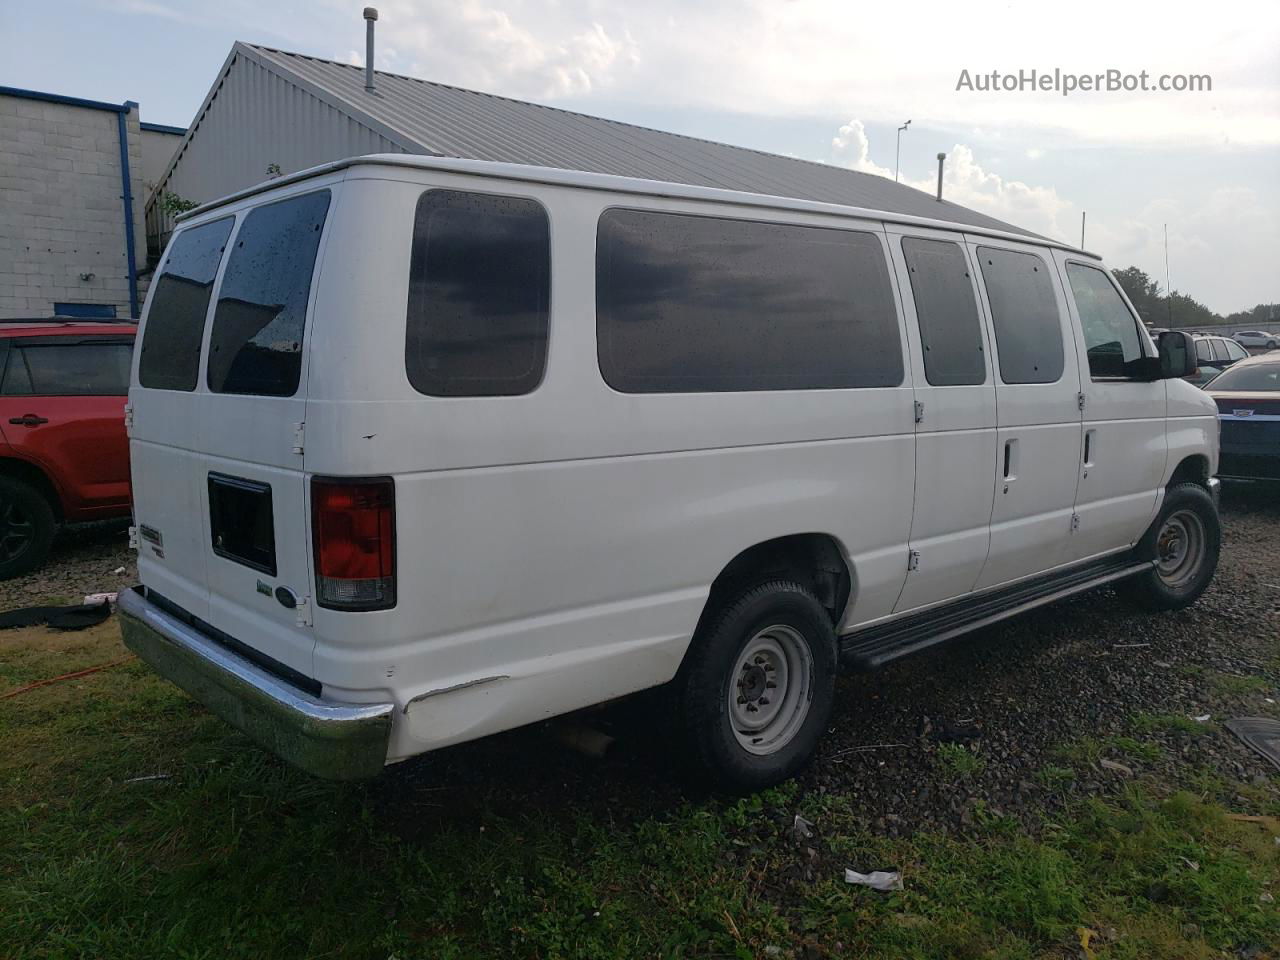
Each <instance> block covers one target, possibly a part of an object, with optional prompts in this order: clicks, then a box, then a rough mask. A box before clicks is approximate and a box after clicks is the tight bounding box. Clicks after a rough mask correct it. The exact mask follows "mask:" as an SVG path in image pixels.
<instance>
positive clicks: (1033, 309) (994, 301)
mask: <svg viewBox="0 0 1280 960" xmlns="http://www.w3.org/2000/svg"><path fill="white" fill-rule="evenodd" d="M978 261H979V263H980V264H981V265H982V279H983V281H984V283H985V284H986V287H987V300H988V301H989V302H990V304H991V322H992V324H993V325H994V326H995V328H996V348H997V350H998V351H999V353H1000V379H1001V380H1003V381H1004V382H1005V383H1057V381H1058V380H1059V379H1061V377H1062V369H1063V353H1062V323H1061V318H1060V315H1059V313H1058V304H1057V302H1056V301H1055V300H1054V296H1053V281H1052V280H1050V279H1049V265H1048V264H1047V263H1045V262H1044V260H1042V259H1041V258H1040V257H1038V256H1036V255H1035V254H1033V253H1020V252H1018V251H1015V250H1000V249H997V248H996V247H979V248H978Z"/></svg>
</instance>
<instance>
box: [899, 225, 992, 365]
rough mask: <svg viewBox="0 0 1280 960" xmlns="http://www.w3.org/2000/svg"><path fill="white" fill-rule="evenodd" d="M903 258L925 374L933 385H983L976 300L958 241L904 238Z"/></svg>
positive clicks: (982, 362) (980, 341) (981, 350)
mask: <svg viewBox="0 0 1280 960" xmlns="http://www.w3.org/2000/svg"><path fill="white" fill-rule="evenodd" d="M902 256H903V257H904V258H905V259H906V261H907V272H908V274H909V275H910V277H911V294H912V296H913V297H914V298H915V302H916V318H917V319H918V320H919V323H920V342H921V344H922V345H923V347H924V375H925V379H926V380H928V381H929V382H930V383H931V384H933V385H934V386H935V387H938V386H954V385H957V384H964V383H968V384H974V383H985V382H986V379H987V361H986V358H985V357H984V356H983V349H982V332H981V328H980V326H979V322H978V304H977V301H975V300H974V298H973V283H972V281H971V280H970V278H969V264H968V263H967V262H966V260H965V258H964V251H963V250H961V249H960V245H959V244H958V243H951V242H949V241H946V240H923V239H920V238H917V237H904V238H903V240H902Z"/></svg>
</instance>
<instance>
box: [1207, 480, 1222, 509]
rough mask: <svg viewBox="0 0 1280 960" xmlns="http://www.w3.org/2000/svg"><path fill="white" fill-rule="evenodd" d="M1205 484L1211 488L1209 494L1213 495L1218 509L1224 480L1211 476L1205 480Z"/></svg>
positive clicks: (1215, 507)
mask: <svg viewBox="0 0 1280 960" xmlns="http://www.w3.org/2000/svg"><path fill="white" fill-rule="evenodd" d="M1205 486H1206V487H1207V488H1208V489H1209V496H1211V497H1213V506H1214V509H1217V507H1218V505H1219V501H1221V500H1222V481H1221V480H1219V479H1218V478H1217V477H1210V478H1209V479H1208V480H1206V481H1205Z"/></svg>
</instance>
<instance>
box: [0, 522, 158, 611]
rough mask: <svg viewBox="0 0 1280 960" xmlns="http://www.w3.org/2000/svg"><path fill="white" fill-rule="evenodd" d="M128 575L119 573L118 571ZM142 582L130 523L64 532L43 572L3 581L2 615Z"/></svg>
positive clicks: (79, 527)
mask: <svg viewBox="0 0 1280 960" xmlns="http://www.w3.org/2000/svg"><path fill="white" fill-rule="evenodd" d="M120 567H124V571H123V572H121V573H116V571H117V570H118V569H119V568H120ZM137 582H138V565H137V562H136V561H135V559H134V553H133V551H132V550H130V549H129V521H128V520H127V519H126V520H110V521H103V522H102V523H85V524H77V525H76V526H72V527H64V528H63V529H62V530H60V531H59V532H58V536H57V539H56V540H54V542H53V551H52V553H50V554H49V560H48V562H47V563H45V565H44V567H43V568H41V569H40V570H37V571H36V572H35V573H30V574H27V575H26V576H25V577H15V578H14V579H13V580H0V610H14V609H17V608H18V607H34V606H36V605H38V604H45V603H79V602H80V601H81V600H83V599H84V596H85V594H88V593H107V592H109V591H112V590H119V589H120V588H121V587H125V586H128V585H129V584H133V583H137Z"/></svg>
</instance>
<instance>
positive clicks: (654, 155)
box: [147, 43, 1026, 249]
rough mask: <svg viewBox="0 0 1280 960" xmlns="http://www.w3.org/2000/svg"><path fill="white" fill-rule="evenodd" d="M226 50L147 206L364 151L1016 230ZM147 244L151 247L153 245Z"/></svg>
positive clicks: (153, 234) (566, 117) (946, 209)
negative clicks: (594, 175)
mask: <svg viewBox="0 0 1280 960" xmlns="http://www.w3.org/2000/svg"><path fill="white" fill-rule="evenodd" d="M374 76H375V79H376V82H375V85H374V89H373V90H367V89H366V88H365V71H364V70H363V68H361V67H355V66H351V65H348V64H345V63H337V62H335V61H332V60H322V59H319V58H316V57H308V56H303V55H301V54H296V53H288V52H285V51H282V50H273V49H271V48H269V47H261V46H256V45H253V44H248V43H236V44H234V45H233V46H232V48H231V53H230V54H229V55H228V57H227V59H226V62H225V63H224V64H223V66H222V69H221V70H220V71H219V72H218V76H217V78H216V79H215V81H214V83H213V86H212V88H211V89H210V90H209V93H208V95H207V96H206V97H205V100H204V103H202V104H201V106H200V109H199V110H198V111H197V112H196V116H195V119H194V120H192V122H191V126H190V128H189V129H188V131H187V133H186V135H185V137H184V138H183V140H182V142H181V144H179V146H178V148H177V150H176V152H175V154H174V157H173V160H172V161H170V163H169V166H168V168H167V169H166V170H165V172H164V174H163V175H162V176H161V177H160V178H159V180H158V182H157V184H156V189H155V191H154V192H153V193H152V195H151V199H150V200H149V201H148V205H147V234H148V239H149V241H150V242H151V244H156V243H158V242H163V240H164V239H165V238H166V235H167V234H168V232H169V231H170V230H171V229H172V223H171V220H170V218H169V217H168V216H167V215H165V214H164V212H163V210H162V209H161V204H160V202H159V201H160V200H161V198H162V197H163V196H164V195H165V194H166V193H169V194H175V195H176V196H177V197H179V198H181V199H183V200H189V201H196V202H201V203H203V202H206V201H209V200H213V199H216V198H218V197H220V196H224V195H226V194H228V193H232V192H234V191H237V190H241V189H243V188H245V187H248V186H252V185H253V184H256V183H259V182H261V181H262V180H265V179H267V178H268V177H270V176H274V175H276V174H288V173H292V172H294V171H297V170H303V169H306V168H307V167H312V166H316V165H317V164H321V163H326V162H329V161H332V160H339V159H343V158H346V157H352V156H360V155H363V154H370V153H416V154H427V155H433V156H444V157H460V158H465V159H474V160H494V161H502V162H507V163H518V164H529V165H533V166H542V167H559V168H562V169H568V170H584V171H588V172H591V173H606V174H615V175H619V176H626V177H637V178H640V179H645V180H659V181H669V182H673V183H682V184H690V185H694V186H705V187H719V188H722V189H727V190H740V191H745V192H748V193H757V194H765V195H768V196H779V197H790V198H794V199H799V200H816V201H821V202H825V203H837V204H843V205H847V206H856V207H863V208H867V209H871V210H883V211H887V212H891V213H899V214H907V215H911V216H920V217H931V218H935V219H941V220H949V221H954V222H956V223H962V224H968V225H972V226H977V227H987V228H992V229H999V230H1008V231H1012V232H1015V233H1026V231H1024V230H1021V229H1020V228H1018V227H1014V226H1010V225H1009V224H1007V223H1003V222H1002V221H999V220H996V219H995V218H993V217H988V216H986V215H984V214H981V213H978V212H976V211H974V210H970V209H968V208H966V207H962V206H960V205H958V204H954V203H950V202H948V201H945V200H944V201H941V202H940V201H938V200H936V199H934V197H932V196H930V195H929V194H926V193H923V192H921V191H919V190H916V189H914V188H912V187H907V186H903V185H901V184H898V183H894V182H893V181H892V180H889V179H887V178H885V177H879V176H875V175H872V174H867V173H859V172H857V171H854V170H849V169H846V168H844V167H837V166H831V165H828V164H823V163H815V162H811V161H807V160H798V159H795V158H792V157H783V156H778V155H776V154H771V153H765V152H763V151H759V150H750V149H746V148H743V147H735V146H730V145H728V144H723V143H715V142H713V141H709V140H700V139H697V138H695V137H688V136H682V135H679V134H674V133H666V132H663V131H661V130H653V129H650V128H648V127H640V126H635V125H633V124H628V123H620V122H618V121H614V120H605V119H602V118H599V117H592V116H587V115H586V114H582V113H575V112H572V111H569V110H560V109H557V108H554V107H545V106H540V105H538V104H534V103H526V102H524V101H520V100H512V99H509V98H507V97H499V96H494V95H492V94H487V93H477V92H475V91H473V90H463V89H461V88H459V87H450V86H446V85H444V84H440V83H431V82H428V81H425V80H418V79H415V78H413V77H405V76H400V75H398V74H391V73H383V72H382V71H377V72H376V73H375V74H374ZM153 249H154V246H153Z"/></svg>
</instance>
